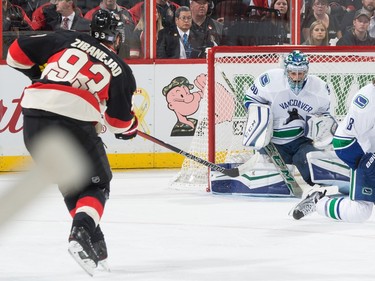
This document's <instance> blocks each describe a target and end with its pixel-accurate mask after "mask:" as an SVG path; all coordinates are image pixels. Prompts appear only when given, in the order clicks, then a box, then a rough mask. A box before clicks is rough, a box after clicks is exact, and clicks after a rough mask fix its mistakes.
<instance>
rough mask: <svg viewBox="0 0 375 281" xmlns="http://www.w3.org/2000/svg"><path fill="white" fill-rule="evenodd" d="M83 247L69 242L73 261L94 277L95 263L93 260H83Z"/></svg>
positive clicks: (69, 250)
mask: <svg viewBox="0 0 375 281" xmlns="http://www.w3.org/2000/svg"><path fill="white" fill-rule="evenodd" d="M82 251H83V249H82V246H81V245H80V244H79V243H78V242H76V241H70V242H69V248H68V252H69V254H70V255H71V256H72V257H73V259H74V260H75V261H76V262H77V263H78V264H79V265H80V266H81V267H82V269H83V270H84V271H85V272H86V273H87V274H88V275H90V276H91V277H93V276H94V270H95V268H96V265H95V262H94V261H93V260H92V259H81V257H80V256H79V253H80V252H82Z"/></svg>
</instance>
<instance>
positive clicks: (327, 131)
mask: <svg viewBox="0 0 375 281" xmlns="http://www.w3.org/2000/svg"><path fill="white" fill-rule="evenodd" d="M336 129H337V122H336V120H335V119H334V118H333V117H332V116H331V115H330V114H329V113H324V114H311V115H307V116H306V127H305V137H307V138H309V139H311V140H313V141H314V146H315V147H317V148H322V147H325V146H327V145H329V144H330V143H331V142H332V138H333V135H334V133H335V131H336Z"/></svg>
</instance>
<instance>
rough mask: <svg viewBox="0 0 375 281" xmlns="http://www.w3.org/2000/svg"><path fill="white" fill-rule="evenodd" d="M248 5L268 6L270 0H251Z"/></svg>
mask: <svg viewBox="0 0 375 281" xmlns="http://www.w3.org/2000/svg"><path fill="white" fill-rule="evenodd" d="M249 6H256V7H261V8H270V6H271V1H270V0H251V1H250V5H249Z"/></svg>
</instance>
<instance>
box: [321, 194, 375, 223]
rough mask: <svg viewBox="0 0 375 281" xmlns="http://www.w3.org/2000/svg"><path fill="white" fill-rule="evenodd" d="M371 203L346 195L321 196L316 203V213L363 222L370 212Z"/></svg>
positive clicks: (336, 218)
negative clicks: (354, 199)
mask: <svg viewBox="0 0 375 281" xmlns="http://www.w3.org/2000/svg"><path fill="white" fill-rule="evenodd" d="M373 205H374V204H373V203H371V202H366V201H352V200H350V199H349V198H347V197H337V198H329V197H323V198H322V199H321V200H319V201H318V203H317V204H316V211H317V212H318V214H320V215H322V216H325V217H328V218H332V219H335V220H342V221H345V222H356V223H359V222H364V221H366V220H367V219H368V218H369V217H370V216H371V213H372V208H373Z"/></svg>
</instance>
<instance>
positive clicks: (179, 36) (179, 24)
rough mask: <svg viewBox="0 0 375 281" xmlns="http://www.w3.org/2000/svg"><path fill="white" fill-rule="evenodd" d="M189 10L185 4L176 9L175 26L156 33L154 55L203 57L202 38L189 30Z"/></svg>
mask: <svg viewBox="0 0 375 281" xmlns="http://www.w3.org/2000/svg"><path fill="white" fill-rule="evenodd" d="M191 25H192V16H191V11H190V9H189V8H188V7H186V6H181V7H180V8H178V9H177V10H176V18H175V26H172V27H165V28H163V29H162V30H160V31H159V33H158V40H157V44H156V45H157V47H156V48H157V49H156V53H157V54H156V56H157V58H159V59H187V58H205V57H206V54H205V50H204V49H203V48H202V46H203V38H202V36H201V34H200V33H196V32H194V31H193V30H191Z"/></svg>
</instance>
